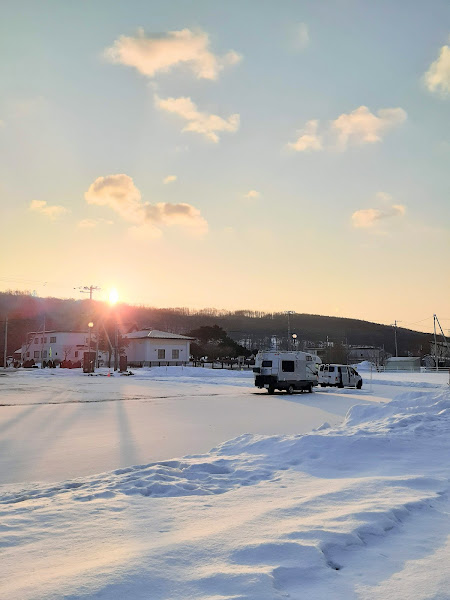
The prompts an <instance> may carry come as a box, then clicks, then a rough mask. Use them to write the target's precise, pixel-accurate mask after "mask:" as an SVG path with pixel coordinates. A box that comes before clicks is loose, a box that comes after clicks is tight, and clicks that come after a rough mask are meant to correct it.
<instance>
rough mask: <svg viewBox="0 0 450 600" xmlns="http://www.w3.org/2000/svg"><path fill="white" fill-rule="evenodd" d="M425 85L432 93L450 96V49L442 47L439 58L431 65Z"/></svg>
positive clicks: (426, 74) (426, 75) (425, 76)
mask: <svg viewBox="0 0 450 600" xmlns="http://www.w3.org/2000/svg"><path fill="white" fill-rule="evenodd" d="M424 79H425V85H426V87H427V88H428V90H429V91H430V92H437V93H441V94H442V95H444V96H447V95H449V94H450V47H449V46H442V48H441V50H440V53H439V56H438V58H437V59H436V60H435V61H434V62H432V63H431V65H430V67H429V69H428V71H427V72H426V73H425V75H424Z"/></svg>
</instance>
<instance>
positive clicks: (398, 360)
mask: <svg viewBox="0 0 450 600" xmlns="http://www.w3.org/2000/svg"><path fill="white" fill-rule="evenodd" d="M385 368H386V371H420V356H392V357H391V358H388V359H387V361H386V365H385Z"/></svg>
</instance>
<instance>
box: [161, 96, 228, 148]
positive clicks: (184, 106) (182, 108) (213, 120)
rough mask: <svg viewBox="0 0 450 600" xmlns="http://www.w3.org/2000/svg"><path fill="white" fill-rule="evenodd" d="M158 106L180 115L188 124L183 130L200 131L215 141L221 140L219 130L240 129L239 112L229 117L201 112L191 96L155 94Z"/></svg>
mask: <svg viewBox="0 0 450 600" xmlns="http://www.w3.org/2000/svg"><path fill="white" fill-rule="evenodd" d="M155 104H156V106H157V108H159V109H161V110H165V111H167V112H170V113H173V114H175V115H178V116H179V117H181V118H182V119H184V120H185V121H187V124H186V125H185V126H184V127H183V129H182V131H193V132H195V133H200V134H201V135H204V136H205V137H206V138H208V139H209V140H211V141H212V142H214V143H217V142H218V141H219V136H218V132H228V133H234V132H236V131H237V130H238V129H239V124H240V119H239V115H238V114H234V115H230V116H229V117H228V118H225V119H224V118H223V117H219V116H218V115H214V114H210V113H206V112H201V111H199V110H198V108H197V106H196V104H194V102H192V100H191V99H190V98H186V97H181V98H166V99H163V98H159V97H158V96H156V95H155Z"/></svg>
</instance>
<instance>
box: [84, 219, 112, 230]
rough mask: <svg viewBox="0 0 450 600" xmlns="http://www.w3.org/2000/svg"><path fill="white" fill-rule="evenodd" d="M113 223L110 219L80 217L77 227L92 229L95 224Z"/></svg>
mask: <svg viewBox="0 0 450 600" xmlns="http://www.w3.org/2000/svg"><path fill="white" fill-rule="evenodd" d="M105 224H106V225H113V224H114V221H111V220H110V219H82V220H81V221H79V222H78V223H77V227H79V228H80V229H93V228H94V227H97V225H105Z"/></svg>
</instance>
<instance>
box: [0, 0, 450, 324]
mask: <svg viewBox="0 0 450 600" xmlns="http://www.w3.org/2000/svg"><path fill="white" fill-rule="evenodd" d="M2 14H3V17H2V23H1V25H0V29H1V32H0V33H1V36H0V53H1V56H2V61H1V64H0V89H1V95H0V121H1V122H2V126H1V127H0V153H1V156H2V161H1V165H0V174H1V179H0V191H1V193H2V215H3V217H4V218H3V219H2V230H1V234H2V241H1V246H2V247H1V249H0V250H1V254H2V256H3V257H5V256H8V255H10V253H11V249H12V248H16V250H15V260H14V261H10V260H6V261H5V264H4V265H3V268H2V272H3V277H2V279H1V280H0V286H1V287H2V288H3V289H8V288H11V287H22V288H26V289H36V290H37V291H38V293H43V294H44V293H46V294H47V293H48V294H54V295H58V296H64V297H66V296H71V295H73V291H72V288H73V286H74V285H78V284H81V283H83V284H84V283H94V284H96V283H98V284H100V285H102V286H103V287H104V288H105V289H106V288H107V287H108V286H111V285H115V286H116V287H117V288H118V289H119V292H120V294H121V297H122V298H123V299H124V300H127V301H130V302H136V303H144V304H149V305H156V306H192V307H204V306H216V307H218V308H255V309H263V310H283V309H293V310H296V311H298V312H316V313H321V314H336V315H338V316H354V317H357V318H363V319H368V320H374V321H379V322H392V321H393V319H394V318H397V319H401V318H403V317H404V318H403V319H402V320H403V321H404V322H415V321H417V320H419V319H421V318H423V317H427V316H428V314H429V315H432V314H433V313H434V312H436V313H437V314H438V315H439V314H441V315H442V316H443V317H445V318H446V317H447V316H448V317H450V314H449V315H445V314H444V313H445V311H446V310H447V301H446V299H445V298H446V297H447V298H448V292H449V291H450V290H449V288H448V267H447V266H446V263H447V262H448V257H449V237H450V236H449V229H448V226H449V221H450V202H449V177H448V165H449V162H450V135H449V134H450V131H449V129H450V126H449V123H450V120H449V107H450V95H449V92H450V58H449V56H448V54H447V50H446V48H448V44H449V34H450V5H449V4H448V2H439V1H434V2H431V3H428V4H427V5H425V4H423V3H419V2H408V3H405V2H402V3H400V2H397V3H390V2H376V3H375V2H356V1H341V2H278V3H274V2H251V1H247V2H227V3H219V2H189V3H188V2H170V3H163V2H136V1H130V2H126V3H125V2H99V1H96V2H88V1H84V2H77V3H73V2H71V3H69V2H39V3H37V2H20V1H19V2H14V3H12V2H10V3H7V4H6V6H3V7H2ZM139 28H142V29H143V33H141V34H139V33H138V31H139ZM183 31H184V32H185V33H184V34H173V33H170V32H183ZM186 32H187V33H186ZM176 35H182V36H183V35H184V38H183V40H184V41H183V46H182V50H183V51H184V50H185V51H186V53H187V54H186V56H187V58H189V56H191V54H192V52H194V51H193V47H194V46H195V47H196V48H197V49H198V47H200V54H199V56H200V58H198V59H195V60H190V61H186V60H183V59H180V56H179V55H177V58H174V59H173V61H172V62H170V58H167V57H168V56H169V57H170V56H171V52H172V51H173V48H174V36H175V37H176ZM121 36H122V37H121ZM139 40H144V46H143V47H144V50H142V47H141V46H139V43H140V42H139ZM158 40H159V41H161V40H162V43H163V46H158V45H157V42H158ZM158 43H159V42H158ZM155 44H156V45H155ZM111 48H115V50H114V52H115V58H114V59H112V58H111V52H112V51H111V50H110V51H109V54H108V50H107V49H111ZM149 52H150V54H149ZM449 52H450V50H449ZM190 53H191V54H190ZM188 55H189V56H188ZM192 56H193V55H192ZM161 60H163V61H165V65H166V66H165V68H158V67H157V65H158V64H160V63H159V62H158V61H161ZM133 61H134V64H131V63H133ZM155 61H156V62H155ZM211 61H212V62H211ZM124 63H127V64H124ZM211 64H212V65H213V67H212V73H211ZM142 65H145V69H147V70H148V69H150V70H151V75H149V74H148V73H147V74H145V73H143V72H142V69H143V67H142ZM155 65H156V66H155ZM208 65H209V66H208ZM433 65H434V67H433ZM207 68H209V69H210V71H209V72H206V71H205V69H207ZM202 69H203V72H202ZM205 73H206V75H207V76H205ZM427 73H429V75H428V76H427V75H426V74H427ZM430 73H431V74H432V76H433V77H431V75H430ZM427 77H428V79H427ZM186 99H189V102H190V104H189V105H187V104H186V103H187V100H186ZM181 104H183V105H181ZM361 107H367V108H365V109H364V108H361ZM383 111H384V112H383ZM193 114H194V117H192V115H193ZM183 115H184V116H183ZM186 115H188V116H189V115H190V118H187V117H186ZM211 115H212V117H211ZM233 115H238V117H237V116H236V117H233ZM211 119H212V120H213V121H214V122H215V124H216V125H217V119H219V121H220V124H219V129H217V128H216V129H211V123H212V122H213V121H212V120H211ZM186 126H190V128H191V130H190V131H183V128H184V127H186ZM205 127H206V130H205ZM221 128H224V129H225V130H223V131H221V130H220V129H221ZM305 134H306V137H302V136H305ZM215 138H217V139H215ZM119 175H123V176H124V177H122V178H118V176H119ZM168 176H173V178H172V179H173V180H172V181H170V182H168V183H163V181H164V179H165V178H166V177H168ZM111 177H112V179H111ZM174 177H176V179H174ZM94 184H95V185H94ZM92 186H94V187H92ZM112 190H115V191H114V193H113V192H112ZM118 190H119V191H118ZM119 192H120V198H121V200H120V205H119V202H118V200H117V198H118V196H117V194H118V193H119ZM111 194H113V196H114V198H113V196H112V195H111ZM114 194H115V195H114ZM56 257H57V259H56V260H55V258H56ZM90 257H95V260H91V259H90ZM43 282H47V283H46V285H45V286H44V285H43ZM436 285H437V286H438V287H439V288H440V289H441V290H443V291H444V290H446V293H442V294H441V295H439V297H438V298H436V297H435V296H434V295H432V294H430V293H429V288H430V286H436ZM446 286H447V287H446ZM447 312H448V310H447ZM449 326H450V321H449Z"/></svg>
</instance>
